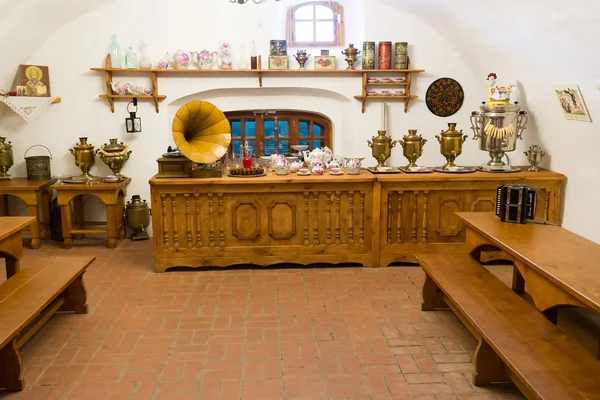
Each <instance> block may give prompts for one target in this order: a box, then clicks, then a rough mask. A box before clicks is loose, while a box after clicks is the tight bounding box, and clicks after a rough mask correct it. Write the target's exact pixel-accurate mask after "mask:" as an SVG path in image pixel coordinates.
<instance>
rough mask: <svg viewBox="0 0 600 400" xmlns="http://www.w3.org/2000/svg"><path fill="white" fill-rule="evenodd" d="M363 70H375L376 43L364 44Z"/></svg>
mask: <svg viewBox="0 0 600 400" xmlns="http://www.w3.org/2000/svg"><path fill="white" fill-rule="evenodd" d="M362 53H363V58H362V69H375V42H363V52H362Z"/></svg>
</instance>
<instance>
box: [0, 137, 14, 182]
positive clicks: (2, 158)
mask: <svg viewBox="0 0 600 400" xmlns="http://www.w3.org/2000/svg"><path fill="white" fill-rule="evenodd" d="M14 163H15V162H14V159H13V151H12V145H11V144H10V142H8V143H7V142H6V138H5V137H0V179H4V180H6V179H12V176H10V175H9V174H8V170H9V169H10V167H12V166H13V164H14Z"/></svg>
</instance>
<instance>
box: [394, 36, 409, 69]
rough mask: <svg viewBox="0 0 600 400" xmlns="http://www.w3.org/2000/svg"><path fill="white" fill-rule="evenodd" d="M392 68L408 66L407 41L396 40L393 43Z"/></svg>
mask: <svg viewBox="0 0 600 400" xmlns="http://www.w3.org/2000/svg"><path fill="white" fill-rule="evenodd" d="M394 68H395V69H406V68H408V43H406V42H396V43H395V44H394Z"/></svg>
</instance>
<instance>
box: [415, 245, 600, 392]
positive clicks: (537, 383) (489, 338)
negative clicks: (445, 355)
mask: <svg viewBox="0 0 600 400" xmlns="http://www.w3.org/2000/svg"><path fill="white" fill-rule="evenodd" d="M417 259H418V260H419V263H420V264H421V266H422V267H423V270H424V271H425V273H426V275H427V276H426V279H425V284H424V286H423V305H422V310H424V311H430V310H434V309H437V308H450V309H451V310H452V311H454V313H455V314H456V315H457V317H458V318H459V319H460V320H461V321H462V322H463V323H464V324H465V326H466V327H467V328H468V329H469V331H470V332H471V333H472V334H473V336H474V337H475V338H476V339H477V340H478V342H479V344H478V346H477V349H476V350H475V355H474V357H473V360H474V364H475V373H474V375H473V384H474V385H476V386H478V385H487V384H491V383H494V382H504V381H508V379H509V378H510V379H511V380H512V381H513V382H514V383H515V384H516V385H517V387H518V388H519V389H520V390H521V392H522V393H523V394H524V395H525V396H526V397H527V398H528V399H556V400H567V399H600V361H598V360H597V359H596V358H594V357H593V356H592V355H591V354H589V353H588V352H587V351H586V350H585V349H584V348H583V347H582V346H580V345H579V344H577V343H576V342H575V341H573V340H572V339H570V338H569V337H568V336H566V335H565V334H564V333H562V332H561V331H560V330H559V329H558V328H557V327H556V326H555V325H554V324H552V323H551V322H550V321H548V320H547V319H546V318H545V317H544V315H543V314H542V313H540V312H539V311H538V310H536V309H535V307H533V306H532V305H530V304H529V303H527V301H525V300H524V299H523V298H521V297H520V296H519V295H518V294H516V293H514V292H513V291H512V290H511V289H510V288H509V287H508V286H506V285H505V284H504V283H502V282H501V281H500V280H499V279H498V278H496V277H495V276H494V275H493V274H491V273H490V272H489V271H488V270H486V269H485V268H484V267H483V266H481V265H480V264H479V263H478V262H477V261H475V260H473V259H472V258H471V257H470V256H469V255H463V254H421V255H417Z"/></svg>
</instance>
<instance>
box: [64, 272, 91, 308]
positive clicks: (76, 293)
mask: <svg viewBox="0 0 600 400" xmlns="http://www.w3.org/2000/svg"><path fill="white" fill-rule="evenodd" d="M58 311H74V312H75V314H87V312H88V306H87V290H86V289H85V283H83V274H81V275H79V276H78V277H77V279H75V280H74V281H73V283H71V284H70V285H69V287H67V289H66V290H65V303H64V304H63V305H62V307H60V308H59V310H58Z"/></svg>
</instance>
